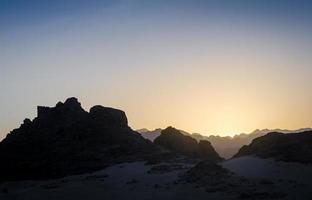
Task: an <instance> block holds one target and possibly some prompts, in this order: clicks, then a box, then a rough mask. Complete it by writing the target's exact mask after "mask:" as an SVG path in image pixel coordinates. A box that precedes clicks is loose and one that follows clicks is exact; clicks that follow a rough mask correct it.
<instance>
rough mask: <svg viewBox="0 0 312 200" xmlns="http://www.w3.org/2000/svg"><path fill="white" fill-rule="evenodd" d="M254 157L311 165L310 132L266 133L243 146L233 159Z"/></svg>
mask: <svg viewBox="0 0 312 200" xmlns="http://www.w3.org/2000/svg"><path fill="white" fill-rule="evenodd" d="M247 155H254V156H257V157H261V158H275V159H276V160H281V161H286V162H301V163H312V131H306V132H302V133H289V134H283V133H277V132H272V133H268V134H267V135H265V136H262V137H259V138H256V139H254V140H253V141H252V142H251V144H250V145H245V146H243V147H242V148H241V149H240V150H239V152H238V153H237V154H236V155H235V156H234V157H240V156H247Z"/></svg>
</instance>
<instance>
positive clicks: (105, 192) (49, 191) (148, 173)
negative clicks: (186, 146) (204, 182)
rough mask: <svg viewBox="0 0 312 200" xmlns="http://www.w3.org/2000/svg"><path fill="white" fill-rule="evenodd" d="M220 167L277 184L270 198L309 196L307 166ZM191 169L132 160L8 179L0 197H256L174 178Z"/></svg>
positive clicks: (264, 185)
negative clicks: (51, 176) (80, 171)
mask: <svg viewBox="0 0 312 200" xmlns="http://www.w3.org/2000/svg"><path fill="white" fill-rule="evenodd" d="M222 165H223V166H224V167H225V168H227V169H229V170H231V171H233V172H235V173H236V174H238V175H240V176H244V177H247V178H249V179H251V180H257V181H258V180H260V184H258V183H257V184H254V183H253V182H251V185H250V186H248V187H247V188H248V189H250V188H251V189H253V190H264V191H266V190H273V191H275V189H276V188H277V189H282V190H283V191H284V192H285V193H286V194H287V196H281V197H276V198H274V199H312V187H311V183H309V181H308V179H310V178H312V176H311V175H312V174H311V172H312V167H311V166H306V165H299V164H287V163H277V162H274V161H273V160H262V159H257V158H252V157H245V158H238V159H232V160H229V161H225V162H223V163H222ZM190 167H192V165H190V164H183V163H182V164H181V163H171V164H168V163H162V164H158V165H145V163H144V162H133V163H124V164H119V165H114V166H111V167H109V168H106V169H103V170H101V171H97V172H94V173H89V174H84V175H77V176H69V177H65V178H62V179H56V180H47V181H19V182H7V183H2V184H0V189H1V190H0V199H1V200H24V199H25V200H42V199H44V200H67V199H75V200H80V199H81V200H82V199H90V200H91V199H95V200H97V199H101V200H103V199H105V200H109V199H112V200H118V199H127V200H129V199H130V200H132V199H146V200H149V199H151V200H156V199H157V200H159V199H162V200H165V199H182V200H183V199H255V198H254V197H250V196H248V195H237V194H240V193H239V192H242V193H243V192H245V191H244V190H245V189H246V187H245V186H244V187H239V188H238V189H237V188H236V189H235V190H232V189H231V188H230V189H226V190H223V191H212V190H211V189H210V190H209V188H208V189H207V187H202V186H198V185H197V184H194V183H181V182H178V181H177V180H178V179H179V175H181V174H183V173H185V171H186V170H188V169H189V168H190ZM235 176H236V175H235ZM264 178H265V179H264ZM268 180H270V181H272V182H270V181H268ZM231 181H232V180H230V179H229V180H227V183H226V184H227V185H229V184H231ZM261 181H262V182H261ZM233 187H237V186H233ZM310 191H311V192H310ZM260 197H261V195H260ZM260 199H268V198H267V197H263V198H260Z"/></svg>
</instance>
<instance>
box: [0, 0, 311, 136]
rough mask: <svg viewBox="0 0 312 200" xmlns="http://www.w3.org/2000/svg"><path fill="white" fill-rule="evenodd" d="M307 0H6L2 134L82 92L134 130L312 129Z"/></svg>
mask: <svg viewBox="0 0 312 200" xmlns="http://www.w3.org/2000/svg"><path fill="white" fill-rule="evenodd" d="M311 8H312V3H311V2H310V1H307V0H301V1H300V0H299V1H290V0H276V1H269V0H264V1H260V0H253V1H247V0H238V1H235V2H234V1H226V0H224V1H215V0H208V1H203V0H193V1H186V0H182V1H177V0H173V1H169V2H168V1H164V0H159V1H144V0H134V1H130V0H116V1H99V0H91V1H85V0H77V1H74V0H63V1H62V0H55V1H47V0H41V1H38V0H29V1H21V0H0V27H1V31H0V91H1V93H0V99H1V112H0V139H2V138H4V137H5V135H6V134H7V133H8V132H9V131H11V130H12V129H14V128H17V127H18V126H19V125H20V124H21V123H22V121H23V119H24V118H30V119H33V118H34V117H35V116H36V106H37V105H46V106H54V105H55V104H56V103H57V102H58V101H64V100H65V99H66V98H67V97H71V96H75V97H77V98H78V99H79V101H80V102H81V104H82V106H83V108H85V109H86V110H88V109H89V108H90V107H91V106H93V105H97V104H100V105H103V106H107V107H114V108H118V109H121V110H123V111H125V112H126V114H127V117H128V120H129V125H130V127H132V128H133V129H139V128H148V129H155V128H165V127H167V126H170V125H171V126H175V127H177V128H179V129H182V130H185V131H188V132H191V133H194V132H196V133H201V134H219V135H222V136H223V135H234V134H239V133H249V132H252V131H253V130H255V129H265V128H268V129H275V128H281V129H299V128H306V127H311V126H312V123H311V113H312V106H311V102H312V93H311V91H312V85H311V84H310V77H311V76H310V75H311V74H312V61H311V57H312V38H311V35H312V13H311V12H310V10H311Z"/></svg>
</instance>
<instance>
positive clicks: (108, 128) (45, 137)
mask: <svg viewBox="0 0 312 200" xmlns="http://www.w3.org/2000/svg"><path fill="white" fill-rule="evenodd" d="M156 151H157V148H156V147H155V145H154V144H153V143H152V142H150V141H148V140H146V139H144V138H142V137H141V136H140V135H139V134H138V133H136V132H134V131H132V129H131V128H130V127H129V126H128V122H127V117H126V115H125V113H124V112H123V111H121V110H117V109H113V108H106V107H103V106H94V107H92V108H91V109H90V112H86V111H85V110H84V109H82V107H81V105H80V103H79V102H78V100H77V99H76V98H69V99H67V100H66V101H65V102H64V103H61V102H60V103H58V104H57V105H56V106H55V107H52V108H49V107H42V106H38V116H37V117H36V118H35V119H34V120H33V121H31V120H29V119H25V120H24V123H23V124H22V125H21V126H20V127H19V128H17V129H14V130H13V131H11V132H10V133H9V134H8V135H7V137H6V138H5V139H4V140H3V141H2V142H1V143H0V163H1V165H0V179H3V180H16V179H42V178H54V177H61V176H66V175H70V174H78V173H84V172H89V171H92V170H96V169H101V168H103V167H105V166H107V165H109V164H111V163H115V162H119V161H126V160H134V159H142V158H143V157H144V156H145V155H148V154H150V153H153V152H156Z"/></svg>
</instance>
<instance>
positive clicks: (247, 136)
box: [136, 128, 312, 158]
mask: <svg viewBox="0 0 312 200" xmlns="http://www.w3.org/2000/svg"><path fill="white" fill-rule="evenodd" d="M311 130H312V129H311V128H301V129H297V130H287V129H261V130H260V129H256V130H254V131H253V132H251V133H241V134H238V135H235V136H233V137H230V136H217V135H210V136H204V135H202V134H199V133H188V132H186V131H183V130H180V132H181V133H182V134H184V135H188V136H191V137H193V138H194V139H196V140H197V141H200V140H208V141H209V142H211V144H212V145H213V147H214V148H215V149H216V151H217V152H218V153H219V155H220V156H221V157H223V158H231V157H232V156H234V155H235V154H236V153H237V152H238V150H239V149H240V148H241V147H242V146H244V145H248V144H250V143H251V141H252V140H253V139H255V138H257V137H261V136H264V135H266V134H267V133H270V132H279V133H285V134H287V133H299V132H304V131H311ZM136 131H137V132H139V133H140V134H141V135H142V136H143V137H144V138H146V139H149V140H151V141H154V140H155V139H156V138H157V137H158V136H159V135H160V133H161V131H162V129H160V128H158V129H155V130H152V131H150V130H148V129H140V130H136Z"/></svg>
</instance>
